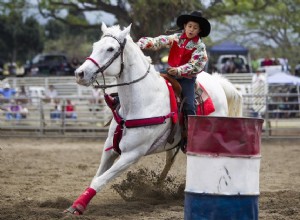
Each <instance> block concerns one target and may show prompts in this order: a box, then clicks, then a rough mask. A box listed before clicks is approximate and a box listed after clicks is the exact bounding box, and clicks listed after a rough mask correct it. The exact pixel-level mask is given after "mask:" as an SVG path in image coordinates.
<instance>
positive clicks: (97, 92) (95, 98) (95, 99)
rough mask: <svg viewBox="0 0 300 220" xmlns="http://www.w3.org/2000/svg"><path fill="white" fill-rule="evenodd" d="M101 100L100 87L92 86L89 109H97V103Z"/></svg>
mask: <svg viewBox="0 0 300 220" xmlns="http://www.w3.org/2000/svg"><path fill="white" fill-rule="evenodd" d="M102 101H103V95H102V93H101V89H97V88H93V90H92V98H91V99H90V104H91V108H90V109H89V110H90V111H99V104H101V103H102Z"/></svg>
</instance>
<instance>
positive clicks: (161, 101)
mask: <svg viewBox="0 0 300 220" xmlns="http://www.w3.org/2000/svg"><path fill="white" fill-rule="evenodd" d="M130 28H131V25H130V26H128V27H127V28H125V29H124V30H120V28H119V26H113V27H110V28H108V27H107V26H106V25H105V24H104V23H103V24H102V32H103V36H102V37H101V39H100V40H99V41H98V42H96V43H94V44H93V51H92V53H91V55H90V57H88V58H87V59H86V61H85V62H84V63H83V64H82V65H81V66H80V67H79V68H78V69H77V70H76V71H75V75H76V81H77V83H78V84H80V85H84V86H90V85H92V84H93V83H94V82H95V80H96V77H97V75H98V74H99V73H101V74H103V76H114V77H116V82H117V84H115V85H112V86H116V87H117V91H118V95H119V102H120V106H121V107H120V109H116V110H115V111H114V116H115V118H114V119H113V120H112V122H111V124H110V128H109V132H108V137H107V139H106V141H105V144H104V148H103V153H102V158H101V163H100V166H99V169H98V171H97V172H96V175H95V176H94V178H93V180H92V182H91V184H90V186H89V187H88V188H87V189H86V190H85V191H84V193H83V194H81V195H80V196H79V197H78V199H77V200H76V201H75V202H74V203H73V205H72V206H71V207H70V208H68V209H67V210H65V212H69V213H72V214H75V215H80V214H82V213H83V212H84V210H85V209H86V206H87V205H88V203H89V201H90V200H91V199H92V198H93V196H94V195H95V194H96V193H97V192H99V191H100V190H101V189H103V187H104V186H105V185H106V184H107V183H108V182H109V181H111V180H112V179H114V178H115V177H117V176H118V175H119V174H121V173H122V172H124V171H125V170H126V169H127V168H128V167H129V166H131V165H132V164H134V163H136V162H137V161H138V160H139V159H140V158H141V157H143V156H146V155H149V154H153V153H159V152H163V151H166V165H165V168H164V170H163V173H162V176H161V178H162V179H163V178H164V177H165V176H166V175H167V172H168V170H169V169H170V167H171V165H172V163H173V161H174V160H173V159H174V155H175V149H174V147H175V146H176V145H177V144H178V143H179V141H180V140H181V131H180V129H177V130H176V132H175V136H174V141H173V143H172V144H169V143H168V142H167V139H168V136H169V134H170V132H171V130H172V121H171V118H170V117H171V115H172V114H170V99H169V90H168V88H167V86H166V82H165V80H164V78H163V77H161V76H160V74H159V73H158V72H157V71H156V70H155V68H154V66H153V65H152V64H151V60H150V59H149V58H148V57H146V56H145V55H144V54H143V52H142V51H141V49H140V48H139V47H138V45H137V44H136V43H134V42H133V40H132V38H131V37H130ZM197 80H198V81H199V82H200V83H201V84H202V85H203V87H204V88H205V89H206V91H207V93H208V94H209V96H210V97H211V99H212V101H213V103H214V106H215V111H214V112H213V113H212V114H211V115H214V116H241V113H242V112H241V111H242V96H241V94H240V93H239V92H238V91H237V90H236V89H235V88H234V86H233V85H232V84H231V83H230V82H229V81H227V80H226V79H225V78H223V77H222V76H220V75H218V74H217V75H210V74H208V73H206V72H201V73H200V74H199V76H198V77H197ZM103 88H106V87H105V86H103ZM149 118H150V121H151V120H152V119H157V120H154V121H155V122H157V123H153V124H152V125H149V124H147V126H146V125H145V126H143V125H141V126H138V127H135V126H133V127H130V126H128V127H127V125H130V124H131V125H132V122H134V121H136V119H141V121H139V122H143V119H146V121H148V122H149ZM127 122H128V123H127ZM126 123H127V124H126ZM133 124H134V123H133ZM118 127H119V128H118ZM116 129H117V130H118V129H121V131H122V137H121V138H120V139H119V142H118V146H119V148H118V149H119V150H120V151H121V154H119V153H116V151H115V150H113V149H111V146H112V145H113V142H114V133H115V132H116V131H117V130H116ZM119 131H120V130H119ZM170 149H173V150H170ZM117 158H118V160H116V159H117Z"/></svg>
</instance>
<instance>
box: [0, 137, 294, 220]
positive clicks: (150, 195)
mask: <svg viewBox="0 0 300 220" xmlns="http://www.w3.org/2000/svg"><path fill="white" fill-rule="evenodd" d="M102 145H103V142H102V141H101V140H96V139H64V138H59V139H55V138H51V139H38V138H0V164H1V166H0V196H1V199H0V210H1V211H0V219H3V220H4V219H5V220H16V219H17V220H21V219H26V220H27V219H30V220H32V219H38V220H44V219H45V220H46V219H47V220H49V219H62V218H67V219H69V218H71V219H90V220H97V219H101V220H108V219H109V220H114V219H122V220H135V219H138V220H140V219H147V220H150V219H153V220H154V219H165V220H167V219H169V220H171V219H172V220H177V219H183V217H184V206H183V205H184V184H185V168H186V157H185V155H184V154H182V153H181V152H180V154H179V157H178V158H177V160H176V163H175V165H174V166H173V168H172V169H171V172H170V173H169V176H168V179H167V180H166V182H165V184H164V185H163V186H162V187H160V188H158V187H156V185H155V181H156V178H157V175H158V173H159V172H160V171H161V168H162V166H163V164H164V154H159V155H153V156H148V157H145V158H143V159H142V160H140V161H139V162H138V163H137V164H135V165H134V166H132V167H131V168H130V169H129V170H128V171H127V172H125V173H124V174H122V175H121V176H120V177H118V178H116V179H115V180H114V181H113V182H112V183H110V184H108V185H107V186H106V187H105V188H104V189H103V191H101V192H100V193H98V194H97V195H96V197H94V199H93V200H92V201H91V203H90V205H89V206H88V209H87V210H86V212H85V213H84V215H83V216H80V217H70V216H68V217H66V216H65V215H63V214H62V211H63V210H64V209H65V208H68V207H69V206H70V205H71V204H72V202H73V201H74V200H75V199H76V198H77V197H78V196H79V195H80V194H81V193H82V192H83V191H84V189H85V188H86V187H87V186H89V183H90V181H91V179H92V177H93V176H94V174H95V172H96V170H97V168H98V165H99V160H100V155H101V149H102ZM299 158H300V139H299V140H281V139H280V140H271V141H270V140H269V141H266V140H263V142H262V160H261V170H260V192H261V194H260V197H259V202H260V205H259V217H260V219H261V220H273V219H274V220H294V219H300V159H299Z"/></svg>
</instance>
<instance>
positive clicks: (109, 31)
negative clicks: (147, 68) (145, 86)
mask: <svg viewBox="0 0 300 220" xmlns="http://www.w3.org/2000/svg"><path fill="white" fill-rule="evenodd" d="M120 31H122V30H121V28H120V25H113V26H111V27H108V28H107V32H106V33H105V34H111V35H113V36H115V35H117V34H118V33H119V32H120ZM105 34H103V35H102V37H101V39H102V38H103V36H105ZM126 39H127V43H130V45H131V46H132V47H135V48H137V51H138V52H139V53H140V56H142V57H145V59H146V60H147V62H148V63H152V59H151V57H149V56H145V54H144V53H143V51H142V50H141V48H140V47H139V46H138V45H137V44H136V43H135V42H134V41H133V40H132V38H131V36H130V34H128V35H127V37H126Z"/></svg>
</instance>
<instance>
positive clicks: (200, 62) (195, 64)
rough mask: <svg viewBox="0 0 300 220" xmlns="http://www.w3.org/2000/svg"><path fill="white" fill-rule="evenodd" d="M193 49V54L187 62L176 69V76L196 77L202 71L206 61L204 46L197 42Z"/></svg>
mask: <svg viewBox="0 0 300 220" xmlns="http://www.w3.org/2000/svg"><path fill="white" fill-rule="evenodd" d="M195 48H196V50H195V51H194V52H193V54H192V57H191V59H190V60H189V62H187V63H186V64H184V65H181V66H179V67H178V68H177V70H178V76H183V77H186V76H196V75H197V74H198V73H200V72H201V71H202V70H203V69H204V67H205V64H206V63H207V61H208V57H207V53H206V48H205V44H204V43H203V42H202V41H201V40H199V42H198V43H197V44H196V45H195Z"/></svg>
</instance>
